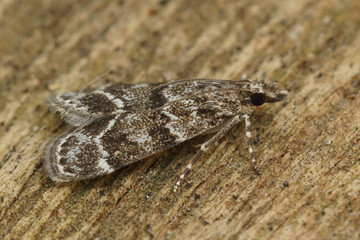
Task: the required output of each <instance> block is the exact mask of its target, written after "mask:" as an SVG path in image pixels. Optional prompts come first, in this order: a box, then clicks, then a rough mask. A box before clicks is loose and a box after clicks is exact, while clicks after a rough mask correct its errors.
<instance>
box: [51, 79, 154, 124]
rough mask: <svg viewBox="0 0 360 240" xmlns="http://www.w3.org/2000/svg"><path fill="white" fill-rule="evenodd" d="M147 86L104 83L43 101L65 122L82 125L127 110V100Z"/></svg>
mask: <svg viewBox="0 0 360 240" xmlns="http://www.w3.org/2000/svg"><path fill="white" fill-rule="evenodd" d="M147 88H148V84H137V85H125V84H115V85H104V86H103V87H101V88H99V89H97V90H94V91H90V92H87V93H77V92H71V93H66V94H63V95H54V96H51V97H50V98H48V99H47V100H46V101H45V103H46V104H47V105H48V106H49V107H50V110H51V111H52V112H58V113H59V114H60V116H61V117H62V118H63V119H64V121H65V122H66V123H68V124H70V125H72V126H76V127H83V126H87V125H89V124H91V123H92V122H94V121H97V120H99V119H101V118H104V117H106V116H109V115H114V114H120V113H123V112H126V111H128V110H126V105H127V102H131V101H132V100H133V99H131V98H136V97H137V96H136V95H139V94H142V93H143V92H144V91H146V90H147ZM127 95H128V96H127Z"/></svg>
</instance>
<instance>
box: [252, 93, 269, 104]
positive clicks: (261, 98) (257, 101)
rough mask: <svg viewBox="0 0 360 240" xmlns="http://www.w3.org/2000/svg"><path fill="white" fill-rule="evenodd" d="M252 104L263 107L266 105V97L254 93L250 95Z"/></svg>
mask: <svg viewBox="0 0 360 240" xmlns="http://www.w3.org/2000/svg"><path fill="white" fill-rule="evenodd" d="M250 100H251V103H252V104H253V105H255V106H261V105H263V104H264V102H265V100H266V97H265V94H263V93H253V94H251V95H250Z"/></svg>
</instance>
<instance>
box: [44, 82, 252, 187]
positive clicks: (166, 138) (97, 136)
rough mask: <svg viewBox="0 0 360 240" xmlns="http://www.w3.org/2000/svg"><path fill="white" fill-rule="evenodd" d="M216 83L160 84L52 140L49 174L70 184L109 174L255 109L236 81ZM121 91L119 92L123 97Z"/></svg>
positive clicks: (48, 153) (48, 154)
mask: <svg viewBox="0 0 360 240" xmlns="http://www.w3.org/2000/svg"><path fill="white" fill-rule="evenodd" d="M211 83H212V82H211V81H204V82H197V83H194V82H183V83H182V84H178V85H177V86H176V84H175V85H166V84H164V85H161V84H160V85H158V86H155V87H154V88H152V90H151V91H150V92H151V93H148V95H147V96H141V97H142V98H143V100H141V101H136V102H134V103H133V104H132V105H131V104H129V105H128V106H127V111H124V112H118V113H117V114H110V115H106V116H104V117H103V118H101V119H99V120H98V121H95V122H93V123H92V124H90V125H87V126H84V127H83V128H81V129H79V130H78V131H75V132H71V133H69V134H66V135H63V136H60V137H58V138H56V139H54V140H52V141H51V142H50V143H48V144H47V146H46V149H45V158H44V159H45V161H44V162H45V168H46V170H47V172H48V174H49V176H50V177H51V178H52V179H53V180H55V181H60V182H65V181H74V180H79V179H86V178H93V177H96V176H100V175H104V174H107V173H110V172H113V171H114V170H116V169H119V168H121V167H123V166H126V165H128V164H131V163H133V162H136V161H139V160H141V159H143V158H145V157H147V156H150V155H152V154H154V153H156V152H159V151H162V150H165V149H167V148H170V147H173V146H175V145H177V144H179V143H181V142H183V141H186V140H189V139H191V138H193V137H195V136H198V135H201V134H203V133H205V132H207V131H209V130H211V129H214V128H216V127H219V126H221V125H222V124H224V123H225V122H226V121H228V120H229V118H230V117H231V116H234V115H236V114H238V113H239V112H240V111H241V112H244V111H245V112H246V111H251V109H250V108H248V109H244V108H247V107H244V106H242V104H241V102H242V101H244V100H245V96H243V95H242V92H240V91H238V89H237V88H236V86H234V85H233V84H232V83H230V82H229V83H228V84H225V85H224V84H223V85H221V84H219V85H218V83H217V84H215V83H214V84H211ZM194 84H196V86H194ZM169 88H174V89H169ZM188 88H189V89H188ZM190 88H191V89H190ZM204 88H206V89H205V90H204ZM220 88H221V89H222V90H223V91H219V89H220ZM164 89H166V91H165V90H164ZM187 89H188V90H187ZM194 89H195V90H196V91H194ZM214 89H217V90H216V91H214ZM108 91H111V88H110V89H109V90H108ZM171 91H172V92H173V95H172V94H171ZM177 91H179V93H176V92H177ZM118 92H120V91H118ZM118 92H113V95H114V96H116V97H117V98H119V99H121V100H122V101H123V100H124V99H125V98H124V95H123V94H120V93H118ZM116 94H119V95H116ZM166 94H167V95H166ZM141 97H140V96H137V99H139V98H141ZM161 99H164V100H163V101H161ZM160 103H161V104H160ZM139 109H141V110H139Z"/></svg>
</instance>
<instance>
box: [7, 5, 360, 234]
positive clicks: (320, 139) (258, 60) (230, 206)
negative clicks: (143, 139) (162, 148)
mask: <svg viewBox="0 0 360 240" xmlns="http://www.w3.org/2000/svg"><path fill="white" fill-rule="evenodd" d="M359 12H360V2H359V1H358V0H349V1H335V0H333V1H310V0H304V1H298V0H289V1H277V0H267V1H250V0H243V1H238V0H228V1H160V0H157V1H118V2H116V1H70V0H62V1H38V0H32V1H19V0H5V1H0V161H1V162H0V239H20V238H21V239H42V238H44V239H45V238H46V239H63V238H70V237H71V238H73V239H83V238H99V239H113V238H117V239H152V238H154V239H357V238H360V198H359V196H360V150H359V149H360V107H359V106H360V95H359V90H360V44H359V43H360V31H359V29H360V14H359ZM109 68H114V69H115V73H114V74H110V75H108V76H107V80H102V81H97V82H96V83H94V84H93V86H94V87H96V86H99V85H101V84H103V83H104V82H105V81H110V82H126V83H130V82H132V83H135V82H143V81H147V82H156V81H162V73H164V74H165V75H166V76H167V77H169V78H171V79H179V78H191V77H215V78H231V79H238V78H241V76H243V75H244V74H246V75H247V76H248V77H249V78H252V79H255V78H257V79H266V80H269V81H274V82H278V84H279V86H280V87H283V88H287V89H289V90H290V95H289V96H288V98H287V100H285V101H284V102H282V103H278V104H274V105H272V106H271V107H270V108H268V109H265V110H261V111H258V112H256V113H255V114H254V115H253V116H252V117H251V118H252V122H253V127H254V128H255V132H254V135H255V136H256V142H257V146H256V148H255V150H256V157H257V159H258V162H259V165H260V168H261V169H262V175H261V176H260V177H255V176H254V173H253V171H252V169H251V164H250V162H249V158H248V153H247V148H246V139H245V136H244V126H243V125H239V126H237V127H235V128H234V129H233V130H232V131H231V132H230V133H229V134H228V135H227V136H226V137H225V138H224V139H223V141H221V143H220V145H219V146H218V147H216V148H214V149H213V151H212V152H211V153H207V154H205V155H204V156H203V157H202V159H200V160H199V162H198V163H197V164H196V165H195V166H194V168H193V171H192V172H191V174H189V175H188V176H187V184H185V185H183V187H182V188H181V190H180V192H178V193H176V194H174V193H173V192H172V191H171V190H172V187H173V185H174V184H175V182H176V181H177V178H178V176H179V174H180V173H181V172H182V171H183V169H184V168H185V166H186V164H187V161H188V160H189V159H190V158H191V157H192V156H193V154H194V153H195V152H196V148H195V147H193V146H196V145H198V144H200V143H201V142H203V141H204V140H205V138H204V137H202V138H198V139H194V140H192V141H190V142H187V143H185V144H182V145H180V146H178V147H177V148H176V149H172V150H170V151H167V152H165V153H163V154H158V155H156V156H154V157H152V158H150V159H147V160H145V161H143V162H139V163H137V164H134V165H132V166H129V167H126V168H124V169H122V170H120V171H118V172H116V173H115V174H112V175H110V176H106V177H103V178H99V179H95V180H91V181H83V182H77V183H69V184H55V183H53V182H51V181H50V180H49V179H48V178H47V177H46V175H45V174H44V172H43V170H42V164H41V155H42V146H43V144H44V143H45V142H46V141H47V140H48V139H49V138H51V137H54V136H55V135H57V134H59V133H61V132H63V131H64V130H65V129H66V125H65V124H64V123H63V122H62V121H61V119H59V117H58V116H57V115H55V114H52V113H50V112H49V109H48V107H46V106H45V105H44V104H43V100H44V99H45V98H46V97H48V96H50V94H51V93H64V92H68V91H72V90H76V89H81V88H82V87H83V86H85V85H86V84H87V83H88V82H89V81H91V80H92V79H94V78H95V77H96V76H98V75H100V74H101V73H102V72H104V71H106V70H108V69H109Z"/></svg>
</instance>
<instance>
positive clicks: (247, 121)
mask: <svg viewBox="0 0 360 240" xmlns="http://www.w3.org/2000/svg"><path fill="white" fill-rule="evenodd" d="M242 117H243V118H245V131H246V138H247V143H248V148H249V154H250V159H251V163H252V165H253V167H254V170H255V172H256V174H257V175H260V169H259V167H258V165H257V163H256V160H255V156H254V150H253V147H252V139H251V122H250V117H249V115H248V114H244V115H242Z"/></svg>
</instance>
